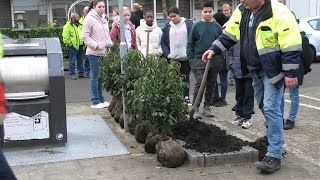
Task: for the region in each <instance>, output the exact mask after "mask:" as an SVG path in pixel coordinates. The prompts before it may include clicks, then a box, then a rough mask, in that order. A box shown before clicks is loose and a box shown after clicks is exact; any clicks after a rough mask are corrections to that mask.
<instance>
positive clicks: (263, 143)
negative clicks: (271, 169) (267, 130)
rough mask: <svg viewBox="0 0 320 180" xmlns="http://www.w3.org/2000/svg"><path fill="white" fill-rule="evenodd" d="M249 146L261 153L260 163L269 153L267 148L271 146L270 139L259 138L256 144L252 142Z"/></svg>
mask: <svg viewBox="0 0 320 180" xmlns="http://www.w3.org/2000/svg"><path fill="white" fill-rule="evenodd" d="M249 146H251V147H253V148H255V149H256V150H258V151H259V161H261V160H262V159H263V157H264V156H265V154H266V153H267V148H268V146H269V143H268V138H267V137H266V136H263V137H260V138H257V139H256V140H255V141H254V142H250V143H249Z"/></svg>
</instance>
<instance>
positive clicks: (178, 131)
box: [173, 120, 248, 153]
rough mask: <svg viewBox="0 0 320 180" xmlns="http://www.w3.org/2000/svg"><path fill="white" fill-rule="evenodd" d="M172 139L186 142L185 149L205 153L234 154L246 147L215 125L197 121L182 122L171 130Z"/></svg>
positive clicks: (239, 140)
mask: <svg viewBox="0 0 320 180" xmlns="http://www.w3.org/2000/svg"><path fill="white" fill-rule="evenodd" d="M173 134H174V138H176V139H181V140H183V141H185V142H186V145H185V148H188V149H194V150H196V151H198V152H201V153H202V152H206V153H227V152H235V151H239V150H241V149H242V147H243V146H245V145H248V142H245V141H242V140H241V139H238V138H237V137H234V136H231V135H228V134H226V131H224V130H221V129H220V128H219V127H217V126H215V125H210V124H207V123H204V122H201V121H198V120H193V121H183V122H181V123H179V124H178V125H177V126H176V127H175V129H174V130H173Z"/></svg>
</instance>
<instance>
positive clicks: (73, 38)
mask: <svg viewBox="0 0 320 180" xmlns="http://www.w3.org/2000/svg"><path fill="white" fill-rule="evenodd" d="M81 34H82V24H81V23H80V24H79V25H78V26H76V25H74V24H72V23H70V21H68V22H67V23H66V24H65V25H64V26H63V31H62V38H63V43H64V44H65V45H66V46H72V47H74V48H75V49H76V50H79V46H80V45H83V41H82V38H81Z"/></svg>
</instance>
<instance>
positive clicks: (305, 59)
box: [300, 32, 314, 75]
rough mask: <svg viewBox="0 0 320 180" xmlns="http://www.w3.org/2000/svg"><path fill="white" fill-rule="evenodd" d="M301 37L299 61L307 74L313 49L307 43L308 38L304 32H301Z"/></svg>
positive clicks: (311, 60) (311, 61)
mask: <svg viewBox="0 0 320 180" xmlns="http://www.w3.org/2000/svg"><path fill="white" fill-rule="evenodd" d="M301 38H302V52H301V56H300V58H301V62H302V64H303V67H304V74H305V75H306V74H308V73H309V72H311V70H312V69H311V65H312V63H313V58H314V57H313V56H314V54H313V50H312V48H311V46H310V43H309V38H308V37H307V36H306V33H305V32H301Z"/></svg>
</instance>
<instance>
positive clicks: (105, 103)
mask: <svg viewBox="0 0 320 180" xmlns="http://www.w3.org/2000/svg"><path fill="white" fill-rule="evenodd" d="M102 104H104V105H105V106H107V107H108V106H109V105H110V103H108V102H107V101H105V102H103V103H102Z"/></svg>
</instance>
